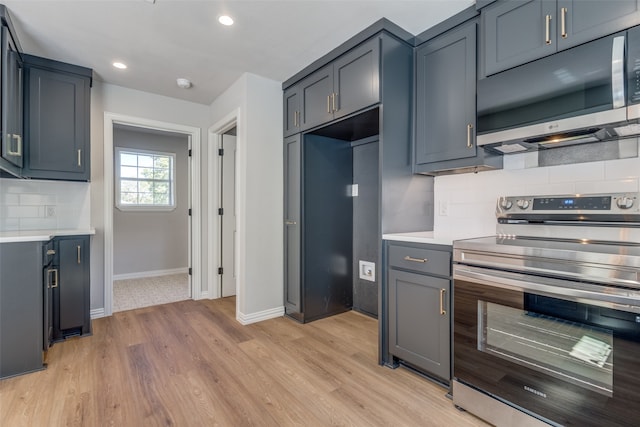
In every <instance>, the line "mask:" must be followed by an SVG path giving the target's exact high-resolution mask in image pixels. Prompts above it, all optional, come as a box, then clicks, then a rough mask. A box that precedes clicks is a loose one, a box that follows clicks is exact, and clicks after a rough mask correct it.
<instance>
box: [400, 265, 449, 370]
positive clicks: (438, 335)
mask: <svg viewBox="0 0 640 427" xmlns="http://www.w3.org/2000/svg"><path fill="white" fill-rule="evenodd" d="M450 289H451V282H450V281H449V280H447V279H440V278H437V277H431V276H426V275H421V274H415V273H409V272H405V271H398V270H390V271H389V353H391V354H393V355H395V356H397V357H399V358H401V359H403V360H405V361H407V362H409V363H411V364H413V365H415V366H417V367H418V368H422V369H424V370H426V371H428V372H430V373H432V374H434V375H437V376H438V377H440V378H442V379H445V380H450V379H451V360H450V357H451V350H450V342H451V340H450V329H451V328H450V323H449V322H450V313H449V308H448V307H449V301H450ZM443 312H444V313H443Z"/></svg>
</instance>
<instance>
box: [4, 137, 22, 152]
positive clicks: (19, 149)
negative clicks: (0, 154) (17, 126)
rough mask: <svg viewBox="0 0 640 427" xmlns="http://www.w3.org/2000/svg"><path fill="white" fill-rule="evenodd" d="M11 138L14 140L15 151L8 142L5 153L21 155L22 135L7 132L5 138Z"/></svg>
mask: <svg viewBox="0 0 640 427" xmlns="http://www.w3.org/2000/svg"><path fill="white" fill-rule="evenodd" d="M11 138H13V139H14V140H15V141H16V151H13V150H12V149H11V144H9V149H8V150H7V154H9V155H10V156H18V157H20V156H22V136H21V135H18V134H15V133H14V134H13V135H12V134H7V139H11Z"/></svg>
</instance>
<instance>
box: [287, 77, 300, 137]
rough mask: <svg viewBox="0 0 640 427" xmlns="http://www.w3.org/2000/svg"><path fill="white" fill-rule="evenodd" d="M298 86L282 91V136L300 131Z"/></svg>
mask: <svg viewBox="0 0 640 427" xmlns="http://www.w3.org/2000/svg"><path fill="white" fill-rule="evenodd" d="M300 98H301V96H300V88H299V87H298V86H292V87H290V88H289V89H287V90H285V91H284V99H283V101H284V136H285V137H287V136H289V135H293V134H294V133H297V132H300V119H301V115H300V114H301V108H300Z"/></svg>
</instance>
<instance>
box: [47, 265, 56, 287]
mask: <svg viewBox="0 0 640 427" xmlns="http://www.w3.org/2000/svg"><path fill="white" fill-rule="evenodd" d="M52 273H53V278H54V279H53V280H48V283H47V288H49V287H50V288H52V289H53V288H57V287H58V269H57V268H50V269H49V270H47V274H48V278H49V277H51V274H52ZM49 283H51V286H49Z"/></svg>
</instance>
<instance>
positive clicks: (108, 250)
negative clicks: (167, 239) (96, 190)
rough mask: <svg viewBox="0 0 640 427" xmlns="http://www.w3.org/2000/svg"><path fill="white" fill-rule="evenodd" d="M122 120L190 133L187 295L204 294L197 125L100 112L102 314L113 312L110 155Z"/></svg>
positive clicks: (111, 167)
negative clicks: (101, 139) (102, 235)
mask: <svg viewBox="0 0 640 427" xmlns="http://www.w3.org/2000/svg"><path fill="white" fill-rule="evenodd" d="M114 124H122V125H128V126H134V127H139V128H146V129H154V130H159V131H167V132H174V133H182V134H185V135H187V136H189V137H190V142H191V143H190V146H191V150H192V151H191V162H189V163H190V171H191V176H190V180H191V185H190V190H191V191H190V194H189V199H190V201H191V212H192V215H191V248H190V252H191V257H190V258H191V259H190V263H191V265H190V267H191V269H192V271H191V273H192V274H191V290H190V292H191V298H192V299H194V300H197V299H201V298H204V297H205V296H206V293H205V292H202V285H201V282H202V271H201V267H200V259H201V255H200V252H201V251H200V248H201V236H200V223H201V215H202V213H201V207H200V196H199V195H200V179H201V175H200V152H201V141H200V128H197V127H193V126H185V125H180V124H176V123H169V122H162V121H157V120H150V119H144V118H140V117H134V116H127V115H122V114H116V113H109V112H106V111H105V113H104V151H103V153H104V154H103V157H104V164H103V165H104V315H105V316H111V315H112V314H113V207H114V169H113V168H114V155H113V126H114Z"/></svg>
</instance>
